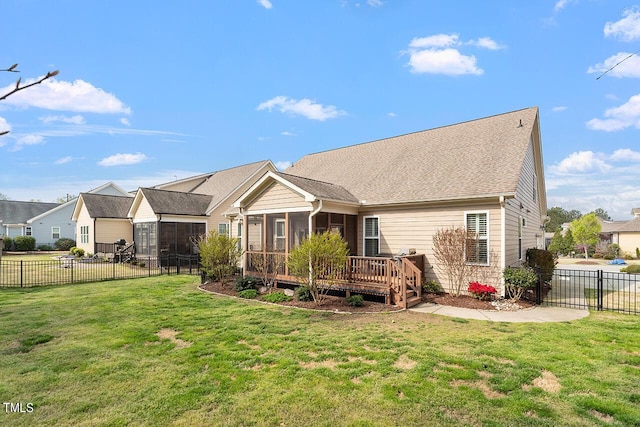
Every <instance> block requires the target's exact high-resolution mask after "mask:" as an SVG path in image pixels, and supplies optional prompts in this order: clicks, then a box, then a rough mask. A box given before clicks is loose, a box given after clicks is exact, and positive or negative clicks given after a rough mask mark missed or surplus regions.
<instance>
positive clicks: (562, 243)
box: [549, 228, 576, 255]
mask: <svg viewBox="0 0 640 427" xmlns="http://www.w3.org/2000/svg"><path fill="white" fill-rule="evenodd" d="M575 246H576V244H575V242H574V241H573V233H572V232H571V229H569V230H567V231H565V232H564V234H562V230H561V229H559V228H558V229H557V230H556V232H555V233H553V238H552V239H551V243H550V244H549V251H551V252H555V253H557V254H561V255H568V254H569V252H571V251H572V250H574V248H575Z"/></svg>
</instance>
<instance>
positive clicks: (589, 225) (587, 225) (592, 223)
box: [569, 212, 602, 258]
mask: <svg viewBox="0 0 640 427" xmlns="http://www.w3.org/2000/svg"><path fill="white" fill-rule="evenodd" d="M569 229H570V230H571V233H572V234H573V240H574V241H575V243H576V244H577V245H579V246H582V247H583V248H584V256H585V258H589V251H588V250H589V248H590V247H592V246H595V245H596V244H597V243H598V242H599V241H600V231H601V230H602V226H601V225H600V220H599V219H598V217H597V216H596V214H595V213H593V212H592V213H590V214H587V215H585V216H583V217H580V218H579V219H576V220H573V221H572V222H571V226H570V228H569Z"/></svg>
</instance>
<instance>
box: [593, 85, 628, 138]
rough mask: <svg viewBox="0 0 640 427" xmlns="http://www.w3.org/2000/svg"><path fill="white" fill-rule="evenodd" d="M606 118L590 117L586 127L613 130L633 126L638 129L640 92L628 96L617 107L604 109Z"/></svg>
mask: <svg viewBox="0 0 640 427" xmlns="http://www.w3.org/2000/svg"><path fill="white" fill-rule="evenodd" d="M604 117H606V119H591V120H589V121H588V122H587V128H588V129H591V130H602V131H605V132H614V131H618V130H622V129H625V128H628V127H632V126H635V127H636V128H638V129H640V94H638V95H634V96H632V97H631V98H629V101H627V102H626V103H625V104H622V105H621V106H619V107H615V108H609V109H607V110H605V112H604Z"/></svg>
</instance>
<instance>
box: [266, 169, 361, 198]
mask: <svg viewBox="0 0 640 427" xmlns="http://www.w3.org/2000/svg"><path fill="white" fill-rule="evenodd" d="M274 174H276V175H278V176H280V177H282V178H284V179H286V180H287V181H289V182H290V183H292V184H293V185H295V186H297V187H298V188H300V189H302V190H304V191H306V192H308V193H311V194H313V195H314V196H316V197H317V198H319V199H324V200H336V201H343V202H354V203H358V199H357V198H356V197H355V196H354V195H353V194H351V193H349V192H348V191H347V190H345V189H344V188H342V187H341V186H339V185H336V184H331V183H329V182H323V181H317V180H315V179H309V178H303V177H300V176H296V175H290V174H287V173H282V172H274Z"/></svg>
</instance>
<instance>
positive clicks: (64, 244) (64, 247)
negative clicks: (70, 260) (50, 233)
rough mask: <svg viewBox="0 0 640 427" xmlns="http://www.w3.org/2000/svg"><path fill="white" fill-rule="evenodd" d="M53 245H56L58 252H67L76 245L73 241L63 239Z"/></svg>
mask: <svg viewBox="0 0 640 427" xmlns="http://www.w3.org/2000/svg"><path fill="white" fill-rule="evenodd" d="M55 245H56V250H58V251H68V250H70V249H71V248H72V247H74V246H75V245H76V241H75V240H73V239H69V238H66V237H63V238H61V239H58V240H56V243H55Z"/></svg>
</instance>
